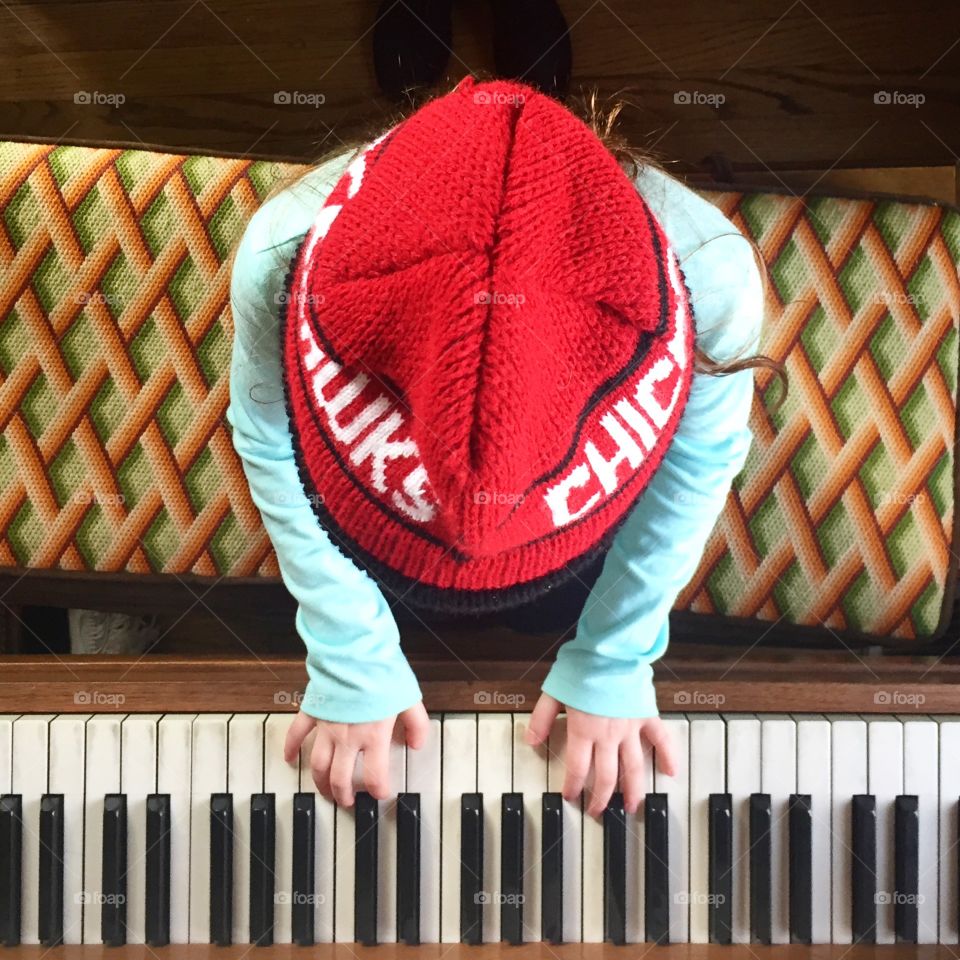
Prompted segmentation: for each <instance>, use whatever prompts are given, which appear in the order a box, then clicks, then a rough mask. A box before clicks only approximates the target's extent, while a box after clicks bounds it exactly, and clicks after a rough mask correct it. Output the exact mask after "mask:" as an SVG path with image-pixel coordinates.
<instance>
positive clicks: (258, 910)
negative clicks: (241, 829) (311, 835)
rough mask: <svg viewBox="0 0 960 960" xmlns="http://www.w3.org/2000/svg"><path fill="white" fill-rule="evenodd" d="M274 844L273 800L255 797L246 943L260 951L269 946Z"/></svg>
mask: <svg viewBox="0 0 960 960" xmlns="http://www.w3.org/2000/svg"><path fill="white" fill-rule="evenodd" d="M276 844H277V819H276V799H275V797H274V795H273V794H272V793H255V794H253V795H252V796H251V797H250V942H251V943H253V944H256V945H257V946H260V947H262V946H269V945H270V944H272V943H273V904H274V896H275V893H276V889H275V888H276V884H275V882H274V881H275V876H276V875H275V873H274V868H275V865H276V859H275V854H276Z"/></svg>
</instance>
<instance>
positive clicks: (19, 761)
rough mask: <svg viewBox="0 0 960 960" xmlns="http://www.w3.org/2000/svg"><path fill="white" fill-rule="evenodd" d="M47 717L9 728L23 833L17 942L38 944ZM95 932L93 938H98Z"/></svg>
mask: <svg viewBox="0 0 960 960" xmlns="http://www.w3.org/2000/svg"><path fill="white" fill-rule="evenodd" d="M52 720H53V717H52V716H51V715H49V714H32V715H31V714H28V715H25V716H22V717H20V718H19V719H17V720H16V721H15V722H14V725H13V770H12V776H11V782H10V792H11V793H18V794H20V798H21V804H22V807H21V812H22V816H23V823H24V826H23V829H22V831H21V837H22V839H21V844H22V847H21V867H20V877H21V890H22V899H21V906H20V942H21V943H24V944H27V943H31V944H32V943H39V942H40V936H39V929H38V915H39V903H38V900H37V891H38V890H39V883H40V873H39V860H38V858H39V856H40V836H39V832H38V827H39V823H40V799H41V798H42V797H43V795H44V794H45V793H46V792H47V777H48V768H47V756H48V755H47V747H48V743H49V734H50V723H51V721H52ZM99 933H100V931H99V929H98V930H97V935H98V936H99Z"/></svg>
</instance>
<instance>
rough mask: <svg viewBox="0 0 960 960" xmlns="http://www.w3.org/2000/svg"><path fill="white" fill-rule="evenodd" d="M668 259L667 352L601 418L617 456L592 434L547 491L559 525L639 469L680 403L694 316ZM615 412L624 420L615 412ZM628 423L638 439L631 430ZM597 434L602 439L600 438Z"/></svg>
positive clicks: (546, 497) (583, 511)
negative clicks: (665, 387) (661, 387)
mask: <svg viewBox="0 0 960 960" xmlns="http://www.w3.org/2000/svg"><path fill="white" fill-rule="evenodd" d="M667 263H668V271H669V275H670V282H671V285H672V286H673V291H674V301H675V304H676V306H675V309H674V330H673V333H672V335H671V337H670V340H669V341H668V342H667V352H666V354H665V355H664V356H662V357H659V358H657V360H655V361H654V362H653V364H651V366H650V368H649V369H648V370H646V371H645V372H644V373H643V374H642V375H640V376H639V377H638V378H637V379H636V381H635V383H633V384H628V385H627V386H626V388H625V390H626V394H627V395H626V396H623V395H622V392H621V395H620V396H619V397H618V399H617V400H616V401H615V402H613V403H612V404H611V407H610V409H608V410H607V411H606V413H604V415H603V416H602V417H601V419H600V422H599V425H598V426H599V427H600V428H602V436H603V437H604V438H605V439H604V440H603V443H604V444H605V445H606V446H609V442H610V440H612V441H613V443H614V445H615V447H616V452H615V453H614V455H613V456H611V457H609V458H606V457H604V456H603V455H602V454H601V453H600V450H599V449H598V446H597V442H596V441H595V439H594V438H589V439H587V440H586V441H585V443H584V446H583V457H582V458H580V459H579V460H578V461H577V462H575V463H574V465H573V466H572V467H571V469H570V470H569V471H568V472H567V474H566V475H565V476H563V477H561V478H560V480H558V481H557V482H556V483H555V484H553V485H552V486H550V487H549V488H548V489H547V490H546V491H545V492H544V495H543V499H544V503H545V504H546V506H547V509H548V510H549V512H550V516H551V519H552V520H553V525H554V526H555V527H562V526H565V525H566V524H568V523H572V522H573V521H574V520H577V519H579V518H580V517H582V516H584V515H585V514H586V513H587V512H588V511H590V510H591V509H592V508H593V507H594V506H596V505H597V504H598V503H599V502H600V500H601V499H603V498H604V497H609V496H611V495H612V494H613V493H615V492H616V490H617V488H618V487H619V486H620V484H621V483H622V482H623V480H624V479H625V478H626V477H629V476H631V475H632V474H633V473H635V472H636V470H637V469H638V468H639V467H640V466H641V464H642V463H643V461H644V460H645V459H646V457H647V455H648V454H649V453H650V451H651V450H652V449H653V448H654V446H655V444H656V442H657V439H658V432H657V430H655V429H654V427H656V428H658V429H659V430H662V429H663V428H664V427H665V426H666V424H667V423H668V422H669V420H670V417H671V415H672V413H673V411H674V408H675V407H676V405H677V400H678V399H679V397H680V389H681V387H682V386H683V376H684V372H685V367H686V364H687V360H688V358H687V355H686V354H687V351H686V340H685V337H686V334H687V330H688V328H689V324H690V322H691V319H690V310H689V305H688V304H687V298H686V296H685V294H684V291H683V288H682V284H681V282H680V275H679V271H678V270H677V266H676V263H675V262H674V257H673V255H672V254H671V255H669V256H668V257H667ZM671 378H675V383H674V387H673V390H672V392H671V396H670V400H669V402H668V403H667V404H666V406H664V405H662V404H661V403H660V401H659V400H658V399H657V394H656V392H655V388H656V386H657V385H658V384H666V383H669V382H670V380H671ZM613 411H616V412H617V413H618V414H619V415H620V418H622V419H620V418H618V417H616V416H614V413H613ZM624 424H626V426H624ZM627 427H629V429H630V431H632V434H633V435H635V436H636V439H634V436H633V435H631V433H630V432H628V430H627ZM596 439H597V440H599V439H600V437H599V436H598V437H597V438H596ZM622 464H626V465H627V466H628V467H629V470H620V467H621V465H622ZM621 474H622V475H623V476H621ZM591 490H592V491H593V492H592V494H591V495H590V496H588V497H587V499H586V501H585V502H584V504H583V505H582V506H581V507H580V508H579V509H577V510H572V509H571V508H570V497H571V495H572V494H573V493H574V492H575V491H576V492H579V493H581V494H583V493H591Z"/></svg>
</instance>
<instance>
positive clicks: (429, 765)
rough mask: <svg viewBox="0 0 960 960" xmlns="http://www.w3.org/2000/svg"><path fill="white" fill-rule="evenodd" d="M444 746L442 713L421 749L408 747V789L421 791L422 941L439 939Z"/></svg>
mask: <svg viewBox="0 0 960 960" xmlns="http://www.w3.org/2000/svg"><path fill="white" fill-rule="evenodd" d="M442 748H443V736H442V725H441V720H440V718H439V717H436V716H431V717H430V731H429V733H428V735H427V739H426V742H425V743H424V745H423V746H422V747H421V748H420V749H419V750H408V751H407V790H408V791H409V792H410V793H419V794H420V941H421V942H422V943H439V942H440V881H439V877H440V806H441V801H440V773H441V769H442V761H441V751H442Z"/></svg>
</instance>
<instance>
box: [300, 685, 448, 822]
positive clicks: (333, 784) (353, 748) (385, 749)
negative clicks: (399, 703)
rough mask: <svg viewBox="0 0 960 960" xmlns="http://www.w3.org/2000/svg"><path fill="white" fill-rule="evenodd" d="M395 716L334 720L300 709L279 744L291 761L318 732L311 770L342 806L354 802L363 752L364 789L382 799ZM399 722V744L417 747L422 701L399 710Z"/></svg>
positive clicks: (423, 729) (425, 725)
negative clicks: (360, 720) (312, 733)
mask: <svg viewBox="0 0 960 960" xmlns="http://www.w3.org/2000/svg"><path fill="white" fill-rule="evenodd" d="M397 719H398V717H396V716H394V717H386V718H385V719H383V720H377V721H375V722H373V723H333V722H332V721H329V720H317V719H316V718H315V717H311V716H309V715H308V714H306V713H303V712H302V711H301V712H300V713H298V714H297V715H296V717H295V718H294V720H293V723H291V724H290V729H289V730H287V739H286V742H285V743H284V745H283V756H284V759H285V760H286V761H287V763H293V762H294V761H295V760H296V758H297V754H298V753H299V752H300V745H301V744H302V743H303V741H304V740H305V739H306V738H307V735H308V734H309V733H310V731H311V730H313V729H314V728H316V731H317V735H316V737H315V738H314V741H313V747H312V749H311V751H310V770H311V772H312V774H313V782H314V783H315V784H316V785H317V789H318V790H319V791H320V793H321V794H322V795H323V796H324V797H326V798H327V800H332V801H333V802H335V803H337V804H339V805H340V806H341V807H351V806H353V800H354V770H355V768H356V765H357V757H358V755H359V754H361V753H362V754H363V782H364V785H365V786H366V789H367V792H368V793H369V794H370V795H371V796H372V797H376V799H378V800H383V799H385V798H386V797H388V796H389V795H390V793H391V790H390V769H389V755H390V741H391V739H392V737H393V733H394V726H395V724H396V721H397ZM399 720H400V721H401V723H402V724H403V742H405V743H406V744H407V746H408V747H412V748H413V749H414V750H419V749H420V747H422V746H423V744H424V741H425V740H426V739H427V732H428V731H429V729H430V724H429V720H428V719H427V711H426V709H425V708H424V706H423V703H422V702H421V703H416V704H414V705H413V706H412V707H409V708H408V709H406V710H404V711H403V713H401V714H399Z"/></svg>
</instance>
